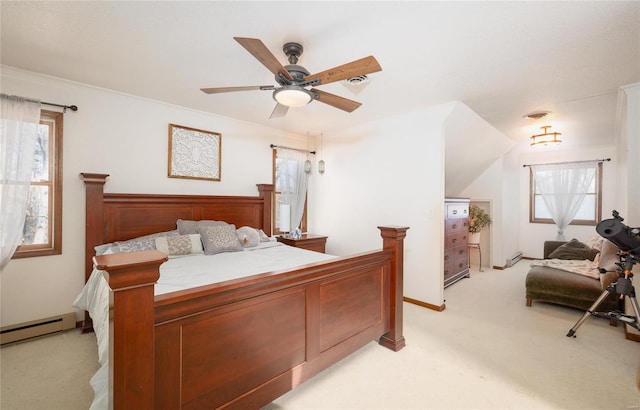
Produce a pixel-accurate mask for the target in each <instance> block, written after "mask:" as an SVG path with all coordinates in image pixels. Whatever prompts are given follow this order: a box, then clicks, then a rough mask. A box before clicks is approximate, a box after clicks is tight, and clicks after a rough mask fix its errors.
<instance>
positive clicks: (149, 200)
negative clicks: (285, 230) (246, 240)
mask: <svg viewBox="0 0 640 410" xmlns="http://www.w3.org/2000/svg"><path fill="white" fill-rule="evenodd" d="M80 176H81V178H82V180H83V181H84V183H85V189H86V221H87V224H86V237H85V244H86V247H85V280H87V279H88V278H89V276H90V275H91V272H92V271H93V257H94V256H95V250H94V248H95V247H96V246H98V245H101V244H105V243H110V242H114V241H123V240H127V239H132V238H137V237H139V236H143V235H148V234H151V233H156V232H163V231H169V230H172V229H176V221H177V220H178V219H185V220H201V219H212V220H218V221H225V222H227V223H231V224H235V225H236V227H241V226H251V227H254V228H259V229H262V230H263V231H264V232H265V233H266V234H267V235H271V234H272V230H271V226H272V222H271V204H272V198H273V185H270V184H258V185H257V186H258V191H259V196H256V197H252V196H206V195H156V194H112V193H105V192H104V184H105V182H106V180H107V177H108V176H109V175H107V174H92V173H81V174H80Z"/></svg>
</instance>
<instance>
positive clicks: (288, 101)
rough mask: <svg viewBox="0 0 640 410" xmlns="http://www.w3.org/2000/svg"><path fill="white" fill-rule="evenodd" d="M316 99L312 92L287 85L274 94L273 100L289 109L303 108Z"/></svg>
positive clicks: (297, 86)
mask: <svg viewBox="0 0 640 410" xmlns="http://www.w3.org/2000/svg"><path fill="white" fill-rule="evenodd" d="M313 98H314V95H313V93H312V92H311V91H309V90H307V89H306V88H304V87H301V86H299V85H285V86H282V87H280V88H278V89H277V90H275V91H274V92H273V99H274V100H276V101H277V102H278V104H282V105H285V106H287V107H302V106H303V105H307V104H309V103H310V102H311V101H312V100H313Z"/></svg>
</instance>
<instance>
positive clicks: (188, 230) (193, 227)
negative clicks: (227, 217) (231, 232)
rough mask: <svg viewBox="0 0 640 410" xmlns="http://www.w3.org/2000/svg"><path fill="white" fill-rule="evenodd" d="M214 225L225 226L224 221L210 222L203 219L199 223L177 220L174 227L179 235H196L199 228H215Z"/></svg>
mask: <svg viewBox="0 0 640 410" xmlns="http://www.w3.org/2000/svg"><path fill="white" fill-rule="evenodd" d="M216 225H227V223H226V222H224V221H212V220H208V219H203V220H200V221H190V220H187V219H178V221H177V222H176V226H177V228H178V233H179V234H180V235H190V234H194V233H198V228H199V227H201V226H203V227H204V226H216Z"/></svg>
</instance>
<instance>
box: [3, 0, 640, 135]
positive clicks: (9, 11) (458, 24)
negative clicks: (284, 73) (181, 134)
mask: <svg viewBox="0 0 640 410" xmlns="http://www.w3.org/2000/svg"><path fill="white" fill-rule="evenodd" d="M0 8H1V9H0V11H1V35H2V38H1V49H0V51H1V63H2V64H3V65H6V66H12V67H17V68H21V69H25V70H29V71H33V72H38V73H43V74H47V75H51V76H55V77H60V78H65V79H69V80H73V81H78V82H81V83H88V84H92V85H95V86H98V87H104V88H108V89H112V90H116V91H120V92H123V93H128V94H133V95H137V96H142V97H146V98H150V99H154V100H159V101H164V102H168V103H171V104H177V105H180V106H184V107H190V108H193V109H196V110H202V111H207V112H212V113H215V114H219V115H223V116H226V117H231V118H238V119H241V120H244V121H250V122H255V123H262V124H266V125H269V126H271V127H275V128H280V129H283V130H288V131H293V132H297V133H300V134H303V135H304V134H306V133H307V132H316V131H323V132H324V133H325V135H330V134H331V131H332V130H340V129H342V128H344V127H350V126H352V125H357V124H361V123H365V122H369V121H373V120H376V119H379V118H382V117H385V116H390V115H394V114H399V113H402V112H406V111H412V110H415V109H418V108H421V107H428V106H433V105H438V104H442V103H445V102H449V101H461V102H463V103H464V104H466V105H467V106H468V107H470V108H471V109H472V110H473V111H475V112H476V113H477V114H478V115H479V116H480V117H482V118H483V119H484V120H486V121H487V122H489V123H490V124H491V125H492V126H493V127H495V128H496V129H497V130H498V131H500V132H501V133H503V134H504V135H506V136H507V137H508V138H510V139H512V140H514V141H515V142H526V141H527V140H528V138H529V136H530V135H531V134H532V133H533V132H534V131H536V130H537V127H539V126H540V125H545V124H539V123H532V122H531V121H527V120H524V119H523V118H522V117H523V115H524V114H527V113H529V112H532V111H537V110H546V111H551V113H552V114H551V115H550V116H549V117H548V118H547V119H546V120H545V121H546V122H547V123H550V124H551V125H553V126H554V128H555V129H556V130H558V131H560V132H562V133H563V137H564V140H565V141H566V144H565V146H567V147H571V146H572V144H583V145H584V144H608V143H611V142H612V141H613V129H614V122H615V115H616V113H615V109H616V108H615V107H616V98H617V97H616V94H617V90H618V88H619V87H620V86H622V85H625V84H630V83H634V82H638V81H640V2H638V1H629V2H624V1H620V2H606V1H594V2H564V1H562V2H560V1H559V2H538V1H535V2H526V1H525V2H419V1H390V2H385V1H362V2H337V1H336V2H326V1H320V2H306V1H305V2H294V1H289V2H274V1H259V2H246V1H233V2H231V1H229V2H227V1H202V2H199V1H188V2H182V1H157V2H152V1H131V2H120V1H118V2H115V1H100V2H98V1H80V2H76V1H69V2H66V1H50V2H38V1H28V2H25V1H17V2H14V1H6V0H3V1H2V2H1V3H0ZM234 36H240V37H253V38H259V39H261V40H262V41H263V42H264V44H265V45H266V46H267V47H268V48H269V49H270V50H271V51H272V53H273V54H274V55H275V56H276V57H277V58H278V59H279V60H280V61H281V62H282V64H287V62H286V57H285V55H284V53H283V52H282V46H283V44H284V43H286V42H290V41H296V42H300V43H301V44H302V45H303V47H304V53H303V54H302V56H301V57H300V61H299V62H298V64H300V65H302V66H304V67H306V68H307V69H308V70H309V71H310V72H317V71H321V70H325V69H328V68H331V67H334V66H337V65H340V64H343V63H346V62H349V61H353V60H356V59H359V58H361V57H365V56H368V55H374V56H375V57H376V58H377V60H378V61H379V63H380V65H381V66H382V71H381V72H378V73H373V74H370V75H369V76H368V77H369V82H367V83H366V84H365V85H363V86H359V87H354V86H348V85H345V84H343V83H342V82H336V83H332V84H327V85H325V86H322V87H319V88H321V89H322V90H324V91H328V92H331V93H334V94H337V95H340V96H343V97H346V98H349V99H353V100H356V101H359V102H362V104H363V105H362V107H360V108H359V109H357V110H355V111H354V112H353V113H346V112H343V111H341V110H338V109H336V108H333V107H331V106H329V105H326V104H322V103H319V102H317V101H314V102H312V103H311V104H310V105H308V106H305V107H302V108H296V109H290V110H289V113H288V114H287V115H286V116H285V117H284V118H279V119H269V115H270V114H271V111H272V110H273V107H274V105H275V102H274V101H273V99H272V97H271V92H270V91H243V92H236V93H226V94H215V95H207V94H204V93H203V92H201V91H200V88H202V87H222V86H245V85H265V84H275V82H274V77H273V74H271V73H270V72H269V71H268V70H267V69H266V68H265V67H264V66H263V65H262V64H260V63H259V62H258V61H257V60H256V59H255V58H254V57H253V56H252V55H251V54H249V53H248V52H247V51H246V50H245V49H244V48H242V47H241V46H240V45H239V44H238V43H237V42H236V41H234V40H233V37H234ZM69 103H72V101H70V102H69Z"/></svg>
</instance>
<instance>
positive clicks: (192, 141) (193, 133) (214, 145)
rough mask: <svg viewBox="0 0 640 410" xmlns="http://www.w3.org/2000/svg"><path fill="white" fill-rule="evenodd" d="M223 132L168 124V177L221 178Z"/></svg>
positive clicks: (208, 179)
mask: <svg viewBox="0 0 640 410" xmlns="http://www.w3.org/2000/svg"><path fill="white" fill-rule="evenodd" d="M221 154H222V134H220V133H217V132H213V131H205V130H199V129H196V128H191V127H185V126H183V125H176V124H169V164H168V168H169V169H168V177H169V178H186V179H200V180H207V181H220V179H221V175H220V174H221V172H220V171H221V169H220V166H221V164H222V160H221V159H222V158H221Z"/></svg>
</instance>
